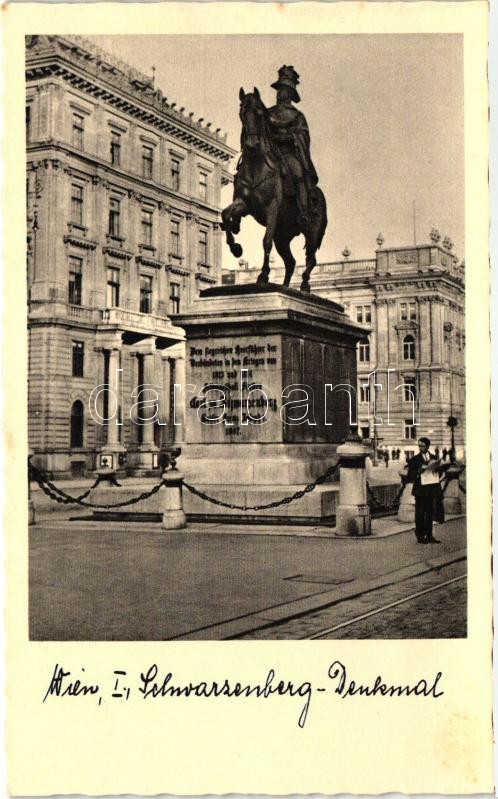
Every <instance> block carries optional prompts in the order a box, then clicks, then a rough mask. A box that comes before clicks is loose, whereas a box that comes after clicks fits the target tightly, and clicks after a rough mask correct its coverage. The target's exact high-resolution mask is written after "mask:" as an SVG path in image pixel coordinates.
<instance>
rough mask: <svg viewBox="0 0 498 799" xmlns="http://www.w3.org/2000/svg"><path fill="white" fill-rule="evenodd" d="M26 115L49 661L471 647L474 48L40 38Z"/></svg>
mask: <svg viewBox="0 0 498 799" xmlns="http://www.w3.org/2000/svg"><path fill="white" fill-rule="evenodd" d="M221 54H222V55H221ZM25 103H26V109H25V114H26V117H25V119H26V158H27V172H26V219H27V223H26V232H27V309H26V318H27V325H28V333H29V361H28V405H27V408H26V414H27V425H28V440H29V453H28V463H27V467H26V468H27V470H28V477H29V498H28V502H29V509H28V510H29V638H30V640H31V641H45V642H48V641H52V642H54V641H55V642H57V641H59V642H62V641H63V642H71V641H92V642H98V641H102V642H103V641H136V642H139V641H175V642H180V641H199V642H202V641H228V640H232V641H233V640H238V641H263V640H264V641H273V640H279V641H285V640H287V641H299V640H311V639H313V640H322V641H324V640H327V639H337V640H338V639H348V640H359V639H370V640H378V639H384V640H386V639H387V640H399V639H465V638H466V637H467V634H468V630H467V536H466V531H467V525H466V486H467V472H466V462H467V457H466V404H465V396H466V382H465V361H466V324H465V285H466V268H467V264H466V260H465V212H466V209H465V184H466V174H465V141H464V129H465V126H464V37H463V35H462V34H461V33H389V34H382V33H364V34H348V35H344V34H342V35H336V34H331V33H323V34H303V35H299V34H297V33H296V34H292V35H291V34H253V35H251V36H249V35H243V34H224V33H220V34H213V33H206V34H195V35H189V34H157V35H153V34H151V33H147V34H140V33H137V34H135V35H130V34H119V35H118V34H115V35H103V34H100V35H86V36H79V35H70V34H68V35H61V34H60V33H57V34H54V35H49V34H36V33H32V34H31V35H28V36H26V37H25ZM470 266H471V268H472V264H470ZM20 312H21V309H20ZM473 532H477V531H473Z"/></svg>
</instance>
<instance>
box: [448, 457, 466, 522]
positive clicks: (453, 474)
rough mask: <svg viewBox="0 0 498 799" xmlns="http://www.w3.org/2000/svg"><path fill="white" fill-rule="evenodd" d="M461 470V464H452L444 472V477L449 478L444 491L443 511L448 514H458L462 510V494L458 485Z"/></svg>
mask: <svg viewBox="0 0 498 799" xmlns="http://www.w3.org/2000/svg"><path fill="white" fill-rule="evenodd" d="M462 471H463V469H462V467H461V466H458V464H454V465H452V466H450V467H449V469H448V470H447V472H446V477H447V478H449V483H448V485H447V486H446V489H445V492H444V500H443V504H444V512H445V513H450V514H460V513H462V512H463V506H462V494H461V492H460V488H459V485H458V481H459V476H460V474H461V472H462Z"/></svg>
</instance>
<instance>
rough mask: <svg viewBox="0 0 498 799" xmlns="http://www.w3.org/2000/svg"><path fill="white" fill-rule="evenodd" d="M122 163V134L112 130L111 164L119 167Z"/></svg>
mask: <svg viewBox="0 0 498 799" xmlns="http://www.w3.org/2000/svg"><path fill="white" fill-rule="evenodd" d="M120 163H121V134H119V133H117V132H116V131H115V130H111V164H114V166H119V165H120Z"/></svg>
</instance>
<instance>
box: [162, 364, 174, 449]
mask: <svg viewBox="0 0 498 799" xmlns="http://www.w3.org/2000/svg"><path fill="white" fill-rule="evenodd" d="M161 388H162V391H161V396H160V400H159V421H160V422H161V447H163V446H167V445H168V444H169V443H170V442H172V441H173V431H172V425H173V419H171V418H170V395H171V367H170V358H169V355H168V353H167V351H166V352H162V353H161Z"/></svg>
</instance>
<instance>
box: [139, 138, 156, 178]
mask: <svg viewBox="0 0 498 799" xmlns="http://www.w3.org/2000/svg"><path fill="white" fill-rule="evenodd" d="M153 169H154V149H153V148H152V147H148V146H146V145H144V146H143V147H142V175H143V176H144V178H146V179H147V180H152V172H153Z"/></svg>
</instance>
